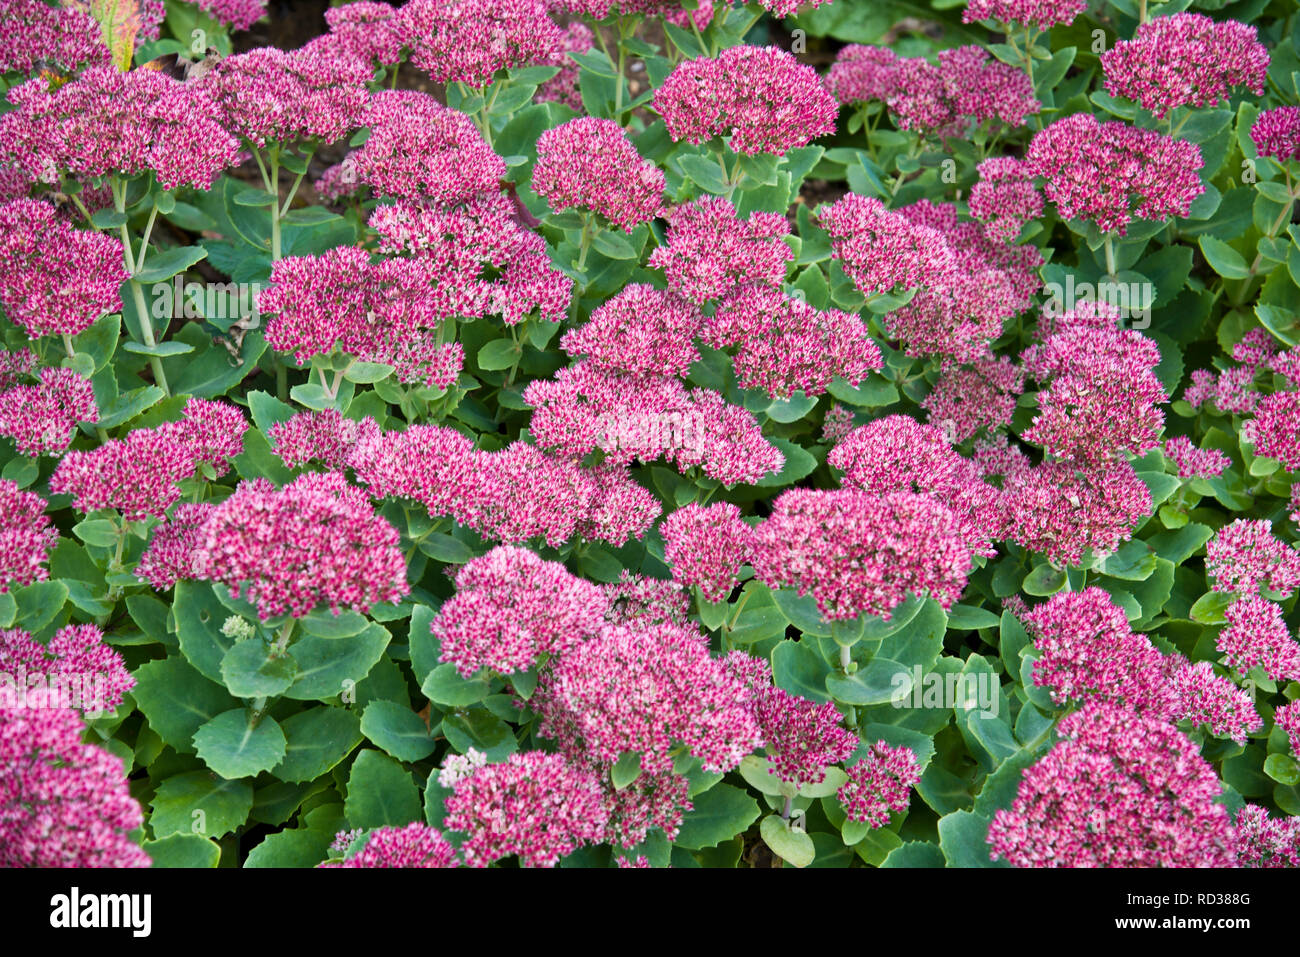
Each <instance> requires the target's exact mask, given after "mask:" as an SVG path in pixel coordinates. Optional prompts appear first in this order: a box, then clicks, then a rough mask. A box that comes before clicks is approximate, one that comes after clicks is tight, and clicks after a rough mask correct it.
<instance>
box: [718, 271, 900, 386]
mask: <svg viewBox="0 0 1300 957" xmlns="http://www.w3.org/2000/svg"><path fill="white" fill-rule="evenodd" d="M703 339H704V341H705V342H706V343H707V344H708V345H710V346H712V347H713V348H715V349H725V348H732V347H734V348H735V349H736V354H735V360H734V366H735V370H736V380H737V383H738V384H739V385H740V387H741V388H742V389H761V390H762V391H764V392H766V393H767V394H768V395H769V396H771V397H772V398H774V399H788V398H789V397H790V394H791V393H792V392H796V391H801V392H803V393H804V394H805V395H810V396H812V395H821V394H822V393H823V392H825V391H826V389H827V387H828V386H829V385H830V384H831V381H832V380H833V379H834V378H835V377H837V376H838V377H840V378H842V379H844V381H845V382H847V383H849V384H850V385H857V384H858V383H859V382H861V381H862V380H863V379H865V378H866V377H867V376H868V375H869V374H870V373H871V372H872V371H873V370H878V369H881V368H883V367H884V361H883V359H882V358H881V355H880V347H879V346H877V345H876V344H875V342H873V341H872V339H871V337H870V336H868V335H867V325H866V323H864V322H863V321H862V319H861V318H860V317H859V316H858V315H856V314H852V313H847V312H842V311H841V310H839V309H827V310H820V309H814V308H813V307H812V306H810V305H809V304H808V303H807V302H805V301H803V300H801V299H794V298H790V297H788V296H786V295H785V294H784V293H782V292H781V290H779V289H777V288H774V287H772V286H766V285H762V284H759V283H755V284H752V285H749V286H745V287H742V288H741V289H738V290H737V291H735V292H734V293H733V294H732V295H730V296H729V297H728V298H727V299H726V300H725V301H724V302H723V303H722V304H721V305H720V306H719V307H718V310H717V312H716V313H714V316H713V318H712V320H710V321H709V322H708V323H707V324H706V325H705V328H704V335H703Z"/></svg>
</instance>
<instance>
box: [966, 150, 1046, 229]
mask: <svg viewBox="0 0 1300 957" xmlns="http://www.w3.org/2000/svg"><path fill="white" fill-rule="evenodd" d="M978 170H979V177H980V178H979V182H978V183H976V184H975V185H974V186H972V187H971V191H970V199H969V204H970V214H971V215H972V216H973V217H975V218H976V219H978V220H979V221H980V222H982V223H983V224H984V235H986V236H988V238H989V239H990V240H992V241H993V242H998V243H1011V242H1015V240H1016V238H1017V237H1018V236H1019V235H1020V228H1021V227H1022V226H1023V225H1024V224H1025V223H1027V222H1029V221H1031V220H1034V219H1037V218H1038V217H1039V216H1041V215H1042V214H1043V197H1042V194H1040V193H1039V192H1038V189H1037V188H1036V187H1035V186H1034V174H1033V173H1032V172H1030V170H1029V168H1028V167H1027V166H1026V165H1025V164H1024V162H1023V161H1021V160H1018V159H1016V158H1015V157H1013V156H994V157H990V158H989V159H986V160H985V161H984V162H982V163H980V165H979V167H978Z"/></svg>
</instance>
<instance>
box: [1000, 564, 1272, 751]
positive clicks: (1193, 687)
mask: <svg viewBox="0 0 1300 957" xmlns="http://www.w3.org/2000/svg"><path fill="white" fill-rule="evenodd" d="M1022 620H1023V621H1024V623H1025V626H1026V628H1027V629H1028V630H1029V633H1030V635H1031V636H1032V637H1033V640H1034V647H1035V648H1036V649H1038V651H1039V653H1040V657H1039V659H1038V660H1037V661H1036V662H1035V663H1034V684H1036V685H1039V686H1040V687H1047V688H1050V689H1051V695H1052V700H1053V701H1055V702H1057V703H1058V704H1065V703H1067V702H1089V701H1104V702H1108V703H1112V704H1115V705H1119V706H1123V707H1125V708H1128V709H1129V710H1131V711H1133V712H1134V713H1140V714H1142V715H1144V716H1149V717H1155V718H1161V719H1163V720H1165V721H1169V722H1176V721H1182V720H1186V721H1189V722H1190V723H1191V724H1192V725H1193V726H1196V725H1202V724H1204V725H1207V726H1208V727H1209V729H1210V733H1211V734H1213V735H1215V736H1216V737H1225V738H1232V739H1233V740H1235V741H1237V742H1238V743H1244V742H1245V740H1246V736H1247V735H1248V734H1250V733H1251V732H1254V731H1257V730H1258V729H1259V728H1260V727H1261V726H1262V724H1263V721H1262V719H1261V718H1260V716H1259V713H1258V712H1257V711H1256V710H1255V707H1254V704H1253V703H1252V701H1251V698H1250V696H1249V695H1248V694H1246V693H1245V692H1244V691H1242V690H1241V689H1239V688H1238V687H1237V686H1236V685H1235V684H1233V683H1232V681H1231V680H1229V679H1228V678H1224V677H1222V676H1220V675H1216V674H1215V673H1214V669H1213V666H1212V665H1211V664H1210V662H1208V661H1201V662H1197V663H1195V664H1192V663H1190V662H1188V661H1187V660H1186V659H1185V658H1183V657H1182V656H1181V655H1176V654H1175V655H1165V654H1164V653H1162V652H1161V651H1160V650H1159V649H1158V648H1156V647H1155V645H1153V644H1152V643H1151V641H1150V639H1148V638H1147V636H1146V635H1142V634H1136V633H1134V632H1133V631H1132V630H1131V629H1130V628H1129V625H1128V620H1127V618H1126V617H1125V614H1124V611H1123V609H1121V608H1119V607H1118V606H1117V605H1115V604H1113V603H1112V602H1111V599H1110V595H1109V594H1108V593H1107V592H1105V591H1104V590H1102V589H1100V588H1096V587H1093V588H1087V589H1085V590H1084V591H1082V592H1060V593H1058V594H1056V595H1053V596H1052V597H1051V598H1050V599H1048V601H1046V602H1045V603H1043V604H1042V605H1039V606H1037V607H1036V608H1034V609H1033V610H1032V611H1030V612H1028V613H1027V614H1025V615H1023V616H1022Z"/></svg>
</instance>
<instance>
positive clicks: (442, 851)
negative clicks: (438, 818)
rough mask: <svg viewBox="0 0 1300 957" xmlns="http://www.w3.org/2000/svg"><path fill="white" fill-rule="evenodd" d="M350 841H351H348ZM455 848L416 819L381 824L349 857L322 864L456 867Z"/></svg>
mask: <svg viewBox="0 0 1300 957" xmlns="http://www.w3.org/2000/svg"><path fill="white" fill-rule="evenodd" d="M348 843H351V841H349V842H348ZM459 864H460V862H459V861H458V860H457V859H456V848H455V847H453V846H452V844H451V842H450V841H448V840H447V839H446V838H445V837H443V836H442V834H441V833H440V832H439V831H438V830H437V829H436V828H432V827H429V826H428V825H427V824H422V823H421V822H419V821H413V822H412V823H410V824H408V825H406V827H380V828H376V829H375V830H373V831H371V832H370V836H369V837H367V838H366V843H365V845H364V846H363V847H362V848H361V850H359V851H357V853H355V854H353V855H352V856H351V857H349V858H347V859H346V860H342V861H337V862H328V861H327V862H325V863H323V864H321V865H320V866H321V867H457V866H459Z"/></svg>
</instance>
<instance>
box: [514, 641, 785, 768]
mask: <svg viewBox="0 0 1300 957" xmlns="http://www.w3.org/2000/svg"><path fill="white" fill-rule="evenodd" d="M529 704H530V705H531V706H532V707H533V708H534V709H536V711H537V713H538V714H539V715H540V717H541V721H540V723H539V725H538V730H539V731H540V732H541V734H542V735H544V736H545V737H547V738H550V739H552V740H554V741H555V742H556V743H557V744H558V745H559V747H560V750H561V751H562V752H563V753H565V754H567V755H569V756H571V757H572V758H573V759H575V760H580V759H581V760H589V761H600V762H609V763H613V762H615V761H617V760H618V759H619V756H620V755H622V754H623V753H624V752H626V751H634V752H637V753H638V754H640V755H641V767H642V768H643V769H644V770H645V771H648V772H651V773H662V772H667V771H670V770H671V768H672V764H673V755H672V750H673V748H674V746H675V745H678V744H681V745H684V746H685V747H686V749H687V750H688V751H689V752H690V753H691V754H693V755H695V756H696V757H698V758H699V759H700V761H701V764H702V766H703V767H704V768H705V770H709V771H729V770H731V769H732V768H734V767H736V766H737V765H738V764H740V761H741V759H742V758H744V757H745V756H746V755H748V754H750V753H751V752H753V750H754V749H755V748H756V747H758V745H759V744H760V743H761V740H762V737H761V734H760V731H759V728H758V724H757V722H756V720H755V718H754V714H753V708H752V706H751V702H750V693H749V689H748V687H747V686H746V684H745V683H744V682H742V681H741V680H740V679H739V678H738V677H736V676H735V674H734V673H733V672H732V671H731V670H730V669H729V668H728V667H727V666H726V665H725V663H724V662H723V661H721V660H719V659H716V658H713V657H712V656H711V655H710V654H709V642H708V638H706V637H705V636H703V635H701V634H700V632H699V630H698V626H696V625H694V624H690V625H686V626H681V625H673V624H661V625H651V626H648V627H645V628H635V629H634V628H629V627H626V626H617V625H611V626H607V627H606V628H604V629H603V630H602V631H601V633H600V634H599V635H598V636H597V637H595V638H592V639H591V640H589V641H585V642H582V643H581V644H579V645H577V646H576V647H574V648H572V649H570V650H569V651H568V653H567V654H564V655H562V656H561V657H560V658H558V659H557V660H556V661H555V662H554V664H553V665H552V666H551V668H550V669H549V670H548V671H547V672H546V673H545V674H544V675H543V676H542V679H541V681H540V683H539V684H538V687H537V692H536V693H535V694H534V695H533V697H532V699H531V700H530V702H529Z"/></svg>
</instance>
